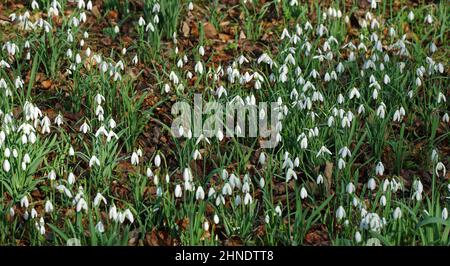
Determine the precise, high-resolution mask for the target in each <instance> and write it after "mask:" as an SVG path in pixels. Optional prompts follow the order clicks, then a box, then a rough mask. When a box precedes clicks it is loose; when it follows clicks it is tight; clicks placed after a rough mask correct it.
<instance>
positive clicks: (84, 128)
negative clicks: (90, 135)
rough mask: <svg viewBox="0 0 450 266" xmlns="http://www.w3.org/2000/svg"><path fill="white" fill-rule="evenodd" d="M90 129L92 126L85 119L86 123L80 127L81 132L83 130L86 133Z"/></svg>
mask: <svg viewBox="0 0 450 266" xmlns="http://www.w3.org/2000/svg"><path fill="white" fill-rule="evenodd" d="M90 130H91V128H90V127H89V125H88V124H87V123H86V121H84V123H83V124H82V125H81V127H80V132H83V133H84V134H86V133H87V132H89V131H90Z"/></svg>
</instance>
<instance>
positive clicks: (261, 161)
mask: <svg viewBox="0 0 450 266" xmlns="http://www.w3.org/2000/svg"><path fill="white" fill-rule="evenodd" d="M265 162H266V154H265V153H264V152H261V154H260V155H259V159H258V163H259V164H261V165H264V164H265Z"/></svg>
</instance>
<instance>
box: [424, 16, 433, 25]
mask: <svg viewBox="0 0 450 266" xmlns="http://www.w3.org/2000/svg"><path fill="white" fill-rule="evenodd" d="M425 22H426V23H428V24H432V23H433V17H432V16H431V15H430V14H428V15H427V16H426V17H425Z"/></svg>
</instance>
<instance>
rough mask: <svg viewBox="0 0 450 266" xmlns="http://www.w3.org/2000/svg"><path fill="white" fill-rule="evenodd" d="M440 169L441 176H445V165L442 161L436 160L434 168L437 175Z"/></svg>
mask: <svg viewBox="0 0 450 266" xmlns="http://www.w3.org/2000/svg"><path fill="white" fill-rule="evenodd" d="M441 171H442V176H445V174H446V172H447V171H446V169H445V165H444V164H443V163H442V162H438V163H437V165H436V169H435V172H436V175H437V176H439V172H441Z"/></svg>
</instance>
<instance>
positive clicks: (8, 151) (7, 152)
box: [3, 148, 11, 158]
mask: <svg viewBox="0 0 450 266" xmlns="http://www.w3.org/2000/svg"><path fill="white" fill-rule="evenodd" d="M3 154H4V155H5V157H6V158H9V157H10V156H11V150H10V149H9V148H6V149H5V151H4V152H3Z"/></svg>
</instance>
